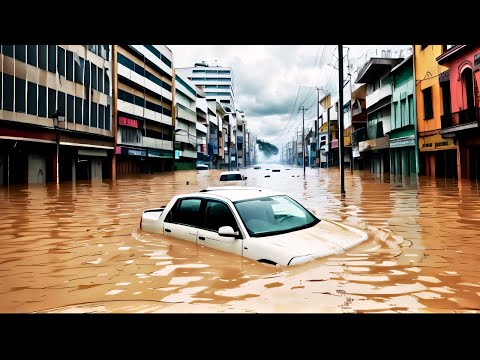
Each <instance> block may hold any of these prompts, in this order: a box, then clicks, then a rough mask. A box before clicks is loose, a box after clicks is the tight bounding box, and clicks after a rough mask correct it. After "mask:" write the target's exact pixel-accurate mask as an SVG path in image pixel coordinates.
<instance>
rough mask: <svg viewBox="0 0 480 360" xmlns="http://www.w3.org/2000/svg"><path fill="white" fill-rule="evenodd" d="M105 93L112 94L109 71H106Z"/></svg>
mask: <svg viewBox="0 0 480 360" xmlns="http://www.w3.org/2000/svg"><path fill="white" fill-rule="evenodd" d="M104 87H105V89H104V90H105V94H107V95H110V78H109V77H108V74H107V72H106V71H105V85H104Z"/></svg>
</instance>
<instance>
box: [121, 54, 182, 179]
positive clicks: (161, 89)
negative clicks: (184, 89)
mask: <svg viewBox="0 0 480 360" xmlns="http://www.w3.org/2000/svg"><path fill="white" fill-rule="evenodd" d="M114 57H115V59H116V63H115V65H116V76H117V81H116V82H115V83H116V87H115V88H114V102H115V103H116V105H117V109H116V116H115V121H117V122H118V123H117V124H118V131H117V147H116V165H117V174H118V175H122V174H132V173H149V172H154V171H172V170H173V138H174V120H173V117H172V103H173V97H174V96H173V92H174V90H173V89H174V78H173V70H172V69H173V68H172V52H171V51H170V49H169V48H167V47H166V46H165V45H114Z"/></svg>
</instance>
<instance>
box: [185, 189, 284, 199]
mask: <svg viewBox="0 0 480 360" xmlns="http://www.w3.org/2000/svg"><path fill="white" fill-rule="evenodd" d="M207 193H208V195H214V196H218V197H222V198H225V199H229V200H230V201H233V202H235V201H239V200H248V199H255V198H259V197H265V196H273V195H285V194H284V193H281V192H278V191H275V190H271V189H266V188H260V187H248V186H216V187H208V188H205V189H203V190H200V191H199V192H198V193H193V194H188V195H189V196H191V195H197V196H198V195H200V196H205V195H207Z"/></svg>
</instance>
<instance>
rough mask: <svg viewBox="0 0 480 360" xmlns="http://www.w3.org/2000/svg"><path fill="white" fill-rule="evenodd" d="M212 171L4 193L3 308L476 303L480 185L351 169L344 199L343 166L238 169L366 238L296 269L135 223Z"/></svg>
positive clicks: (208, 180) (369, 308) (400, 307)
mask: <svg viewBox="0 0 480 360" xmlns="http://www.w3.org/2000/svg"><path fill="white" fill-rule="evenodd" d="M267 169H269V170H267ZM272 169H280V170H281V171H280V172H272V171H271V170H272ZM220 172H221V171H220V170H208V171H202V172H199V173H197V171H177V172H176V173H175V174H173V173H163V174H155V175H139V176H136V177H130V178H122V179H120V180H118V181H117V182H116V183H112V182H108V181H104V182H93V183H81V182H77V183H76V184H72V183H62V184H60V186H59V187H58V188H57V186H56V185H55V184H49V185H47V186H30V187H26V186H24V187H10V188H9V189H8V188H7V187H4V188H0V199H1V200H0V211H1V213H2V216H1V218H0V312H3V313H25V312H27V313H31V312H67V313H74V312H81V313H85V312H115V313H128V312H140V313H144V312H209V313H211V312H242V313H243V312H269V313H279V312H309V313H344V312H347V313H350V312H434V313H437V312H439V313H450V312H479V311H480V265H479V264H480V186H479V184H478V183H476V182H470V181H461V182H458V181H457V180H452V179H446V180H445V179H437V180H432V179H430V178H424V177H423V178H422V177H421V178H420V179H419V183H418V184H416V183H410V182H409V181H404V182H403V183H402V182H394V181H390V179H389V178H388V177H385V178H380V177H374V176H373V175H371V174H370V173H367V172H365V171H355V172H354V174H353V175H352V174H350V171H349V170H346V171H345V190H346V196H345V198H343V199H342V197H341V196H340V194H339V193H340V191H339V189H340V177H339V170H338V169H311V168H307V169H306V176H305V178H304V176H303V169H302V168H287V167H284V166H277V165H262V169H258V170H254V169H241V172H242V173H243V174H244V175H246V176H247V177H248V179H247V182H246V183H247V186H262V187H269V188H273V189H276V190H281V191H284V192H286V193H287V194H288V195H290V196H292V197H293V198H295V199H296V200H298V201H300V202H301V203H302V204H303V205H305V206H306V207H308V208H310V209H314V210H315V212H316V215H317V216H318V217H319V218H324V219H330V220H336V221H341V222H344V223H346V224H348V225H352V226H355V227H357V228H361V229H364V230H365V231H367V233H368V234H369V239H368V240H367V241H366V242H364V243H362V244H360V245H359V246H356V247H354V248H352V249H350V250H348V251H347V252H346V253H344V254H341V255H334V256H330V257H327V258H323V259H317V260H315V261H312V262H310V263H307V264H305V265H299V266H292V267H280V266H272V265H267V264H263V263H258V262H255V261H252V260H249V259H242V258H241V257H239V256H237V255H231V254H228V253H224V252H220V251H215V250H213V249H209V248H203V247H200V246H199V247H197V246H196V245H194V244H192V243H189V242H186V241H181V240H175V239H171V238H168V237H166V236H162V235H159V234H149V233H146V232H144V231H142V230H140V229H139V221H140V215H141V213H142V211H143V210H145V209H147V208H152V207H158V206H159V205H165V204H167V202H168V201H169V200H170V198H171V197H172V196H173V195H176V194H180V193H185V192H193V191H196V190H200V189H203V188H205V187H207V186H218V185H220V183H219V181H218V180H217V179H218V178H219V175H220ZM265 175H270V177H265Z"/></svg>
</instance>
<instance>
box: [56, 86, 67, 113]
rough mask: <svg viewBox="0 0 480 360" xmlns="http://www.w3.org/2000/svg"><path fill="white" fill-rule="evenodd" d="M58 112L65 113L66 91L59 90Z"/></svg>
mask: <svg viewBox="0 0 480 360" xmlns="http://www.w3.org/2000/svg"><path fill="white" fill-rule="evenodd" d="M57 109H58V112H60V113H61V114H64V115H65V93H64V92H61V91H59V92H58V106H57Z"/></svg>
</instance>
